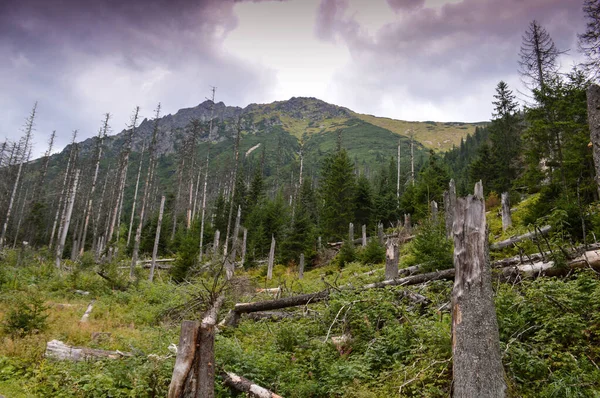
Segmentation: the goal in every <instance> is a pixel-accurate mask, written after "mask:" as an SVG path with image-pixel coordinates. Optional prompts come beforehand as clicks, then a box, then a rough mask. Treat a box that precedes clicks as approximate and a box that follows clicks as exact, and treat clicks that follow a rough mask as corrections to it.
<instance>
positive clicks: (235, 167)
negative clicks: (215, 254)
mask: <svg viewBox="0 0 600 398" xmlns="http://www.w3.org/2000/svg"><path fill="white" fill-rule="evenodd" d="M240 123H241V121H240V119H239V118H238V126H237V135H236V138H235V146H234V148H233V153H234V163H233V175H232V177H231V184H230V186H231V198H230V199H229V216H228V217H227V233H226V234H225V244H224V245H223V257H225V258H227V253H229V234H230V233H231V218H232V216H233V204H234V203H233V199H234V198H235V185H236V184H235V183H236V178H237V171H238V165H239V161H238V159H239V157H240V138H241V135H242V127H241V124H240ZM231 263H233V261H232V262H231ZM232 276H233V275H232Z"/></svg>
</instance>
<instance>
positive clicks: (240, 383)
mask: <svg viewBox="0 0 600 398" xmlns="http://www.w3.org/2000/svg"><path fill="white" fill-rule="evenodd" d="M222 377H223V382H224V383H225V385H227V386H228V387H230V388H233V389H234V390H237V391H241V392H243V393H246V394H248V396H250V397H254V398H282V397H281V395H277V394H275V393H274V392H272V391H269V390H267V389H266V388H264V387H261V386H259V385H258V384H254V383H253V382H251V381H250V380H248V379H246V378H245V377H242V376H238V375H236V374H235V373H231V372H223V373H222Z"/></svg>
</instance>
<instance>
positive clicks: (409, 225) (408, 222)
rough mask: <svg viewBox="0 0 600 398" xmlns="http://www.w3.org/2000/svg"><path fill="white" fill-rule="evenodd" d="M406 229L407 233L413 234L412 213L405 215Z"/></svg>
mask: <svg viewBox="0 0 600 398" xmlns="http://www.w3.org/2000/svg"><path fill="white" fill-rule="evenodd" d="M404 231H405V232H406V234H407V235H410V234H412V221H411V217H410V214H405V215H404Z"/></svg>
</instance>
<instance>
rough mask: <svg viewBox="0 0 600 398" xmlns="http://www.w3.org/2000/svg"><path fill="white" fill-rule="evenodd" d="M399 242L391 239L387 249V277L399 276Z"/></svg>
mask: <svg viewBox="0 0 600 398" xmlns="http://www.w3.org/2000/svg"><path fill="white" fill-rule="evenodd" d="M398 257H399V256H398V242H395V241H394V240H392V239H390V240H389V241H388V243H387V248H386V251H385V279H394V278H397V277H398Z"/></svg>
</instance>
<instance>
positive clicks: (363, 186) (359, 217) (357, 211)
mask: <svg viewBox="0 0 600 398" xmlns="http://www.w3.org/2000/svg"><path fill="white" fill-rule="evenodd" d="M354 206H355V208H354V220H355V221H356V223H357V224H358V225H359V226H360V225H369V224H370V223H371V221H372V217H373V191H372V189H371V184H370V183H369V180H367V178H366V177H365V176H362V175H361V176H360V177H358V181H357V184H356V197H355V199H354Z"/></svg>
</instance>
